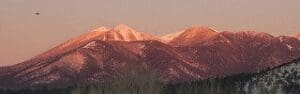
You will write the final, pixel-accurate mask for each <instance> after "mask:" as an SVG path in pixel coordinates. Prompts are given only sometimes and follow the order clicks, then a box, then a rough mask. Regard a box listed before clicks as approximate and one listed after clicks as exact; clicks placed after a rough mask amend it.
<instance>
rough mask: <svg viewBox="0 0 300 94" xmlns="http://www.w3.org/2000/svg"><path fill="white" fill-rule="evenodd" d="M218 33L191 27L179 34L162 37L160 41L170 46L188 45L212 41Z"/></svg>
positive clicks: (205, 28)
mask: <svg viewBox="0 0 300 94" xmlns="http://www.w3.org/2000/svg"><path fill="white" fill-rule="evenodd" d="M217 34H218V32H217V31H216V30H214V29H212V28H209V27H200V26H199V27H191V28H188V29H186V30H183V31H181V32H177V33H173V34H169V35H165V36H162V37H161V38H162V40H163V41H164V42H166V43H168V44H172V45H189V44H191V43H201V42H204V41H208V40H210V39H213V38H214V37H215V36H216V35H217Z"/></svg>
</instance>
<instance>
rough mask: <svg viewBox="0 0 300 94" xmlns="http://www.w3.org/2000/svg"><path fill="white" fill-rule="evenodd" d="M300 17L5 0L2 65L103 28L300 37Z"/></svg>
mask: <svg viewBox="0 0 300 94" xmlns="http://www.w3.org/2000/svg"><path fill="white" fill-rule="evenodd" d="M35 12H40V15H39V16H37V15H34V13H35ZM299 17H300V0H0V43H1V45H0V66H4V65H12V64H16V63H19V62H21V61H24V60H26V59H29V58H31V57H33V56H35V55H37V54H39V53H41V52H43V51H46V50H48V49H50V48H52V47H54V46H55V45H57V44H59V43H62V42H63V41H65V40H67V39H70V38H72V37H75V36H78V35H80V34H82V33H84V32H87V31H89V30H92V29H95V28H97V27H100V26H107V27H113V26H115V25H117V24H120V23H123V24H127V25H129V26H131V27H132V28H134V29H136V30H138V31H142V32H147V33H150V34H153V35H163V34H166V33H170V32H176V31H179V30H182V29H184V28H186V27H189V26H195V25H199V26H209V27H213V28H215V29H216V30H219V31H241V30H255V31H258V32H267V33H271V34H273V35H291V34H295V33H300V19H299Z"/></svg>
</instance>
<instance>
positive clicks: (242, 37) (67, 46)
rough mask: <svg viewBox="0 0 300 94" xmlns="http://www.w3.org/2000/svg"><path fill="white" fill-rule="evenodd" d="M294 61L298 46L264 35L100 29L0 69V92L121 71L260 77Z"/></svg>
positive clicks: (184, 77)
mask: <svg viewBox="0 0 300 94" xmlns="http://www.w3.org/2000/svg"><path fill="white" fill-rule="evenodd" d="M299 57H300V41H299V40H298V39H296V38H294V37H288V36H276V37H275V36H272V35H270V34H267V33H262V32H254V31H242V32H228V31H224V32H217V31H216V30H214V29H211V28H208V27H191V28H188V29H186V30H183V31H182V32H179V33H174V34H170V35H166V36H163V37H161V38H157V37H154V36H151V35H148V34H144V33H141V32H137V31H135V30H133V29H132V28H130V27H128V26H126V25H118V26H116V27H115V28H113V29H108V28H105V27H100V28H98V29H96V30H93V31H91V32H87V33H85V34H83V35H81V36H79V37H76V38H73V39H71V40H68V41H66V42H64V43H62V44H60V45H58V46H56V47H54V48H52V49H50V50H49V51H46V52H44V53H42V54H40V55H37V56H35V57H33V58H32V59H30V60H27V61H24V62H22V63H19V64H16V65H13V66H7V67H1V68H0V88H28V87H31V88H39V87H43V86H48V87H66V86H72V85H76V84H92V83H103V82H109V81H112V80H113V79H116V77H117V75H119V74H120V73H121V72H124V70H123V69H126V67H127V66H136V67H138V68H142V69H150V70H152V71H155V73H157V74H158V75H159V77H158V78H159V79H161V81H163V82H166V83H176V82H181V81H193V80H198V79H206V78H214V77H221V76H230V75H237V74H241V73H260V72H261V71H265V70H267V69H271V68H275V67H277V66H280V65H283V64H286V63H288V62H290V61H292V60H294V59H297V58H299Z"/></svg>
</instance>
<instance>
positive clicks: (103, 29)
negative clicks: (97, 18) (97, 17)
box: [93, 27, 110, 32]
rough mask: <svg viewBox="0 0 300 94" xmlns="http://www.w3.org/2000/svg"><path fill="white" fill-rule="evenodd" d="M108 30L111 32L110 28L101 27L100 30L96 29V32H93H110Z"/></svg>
mask: <svg viewBox="0 0 300 94" xmlns="http://www.w3.org/2000/svg"><path fill="white" fill-rule="evenodd" d="M108 30H110V29H109V28H106V27H99V28H97V29H95V30H93V31H94V32H97V31H108Z"/></svg>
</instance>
